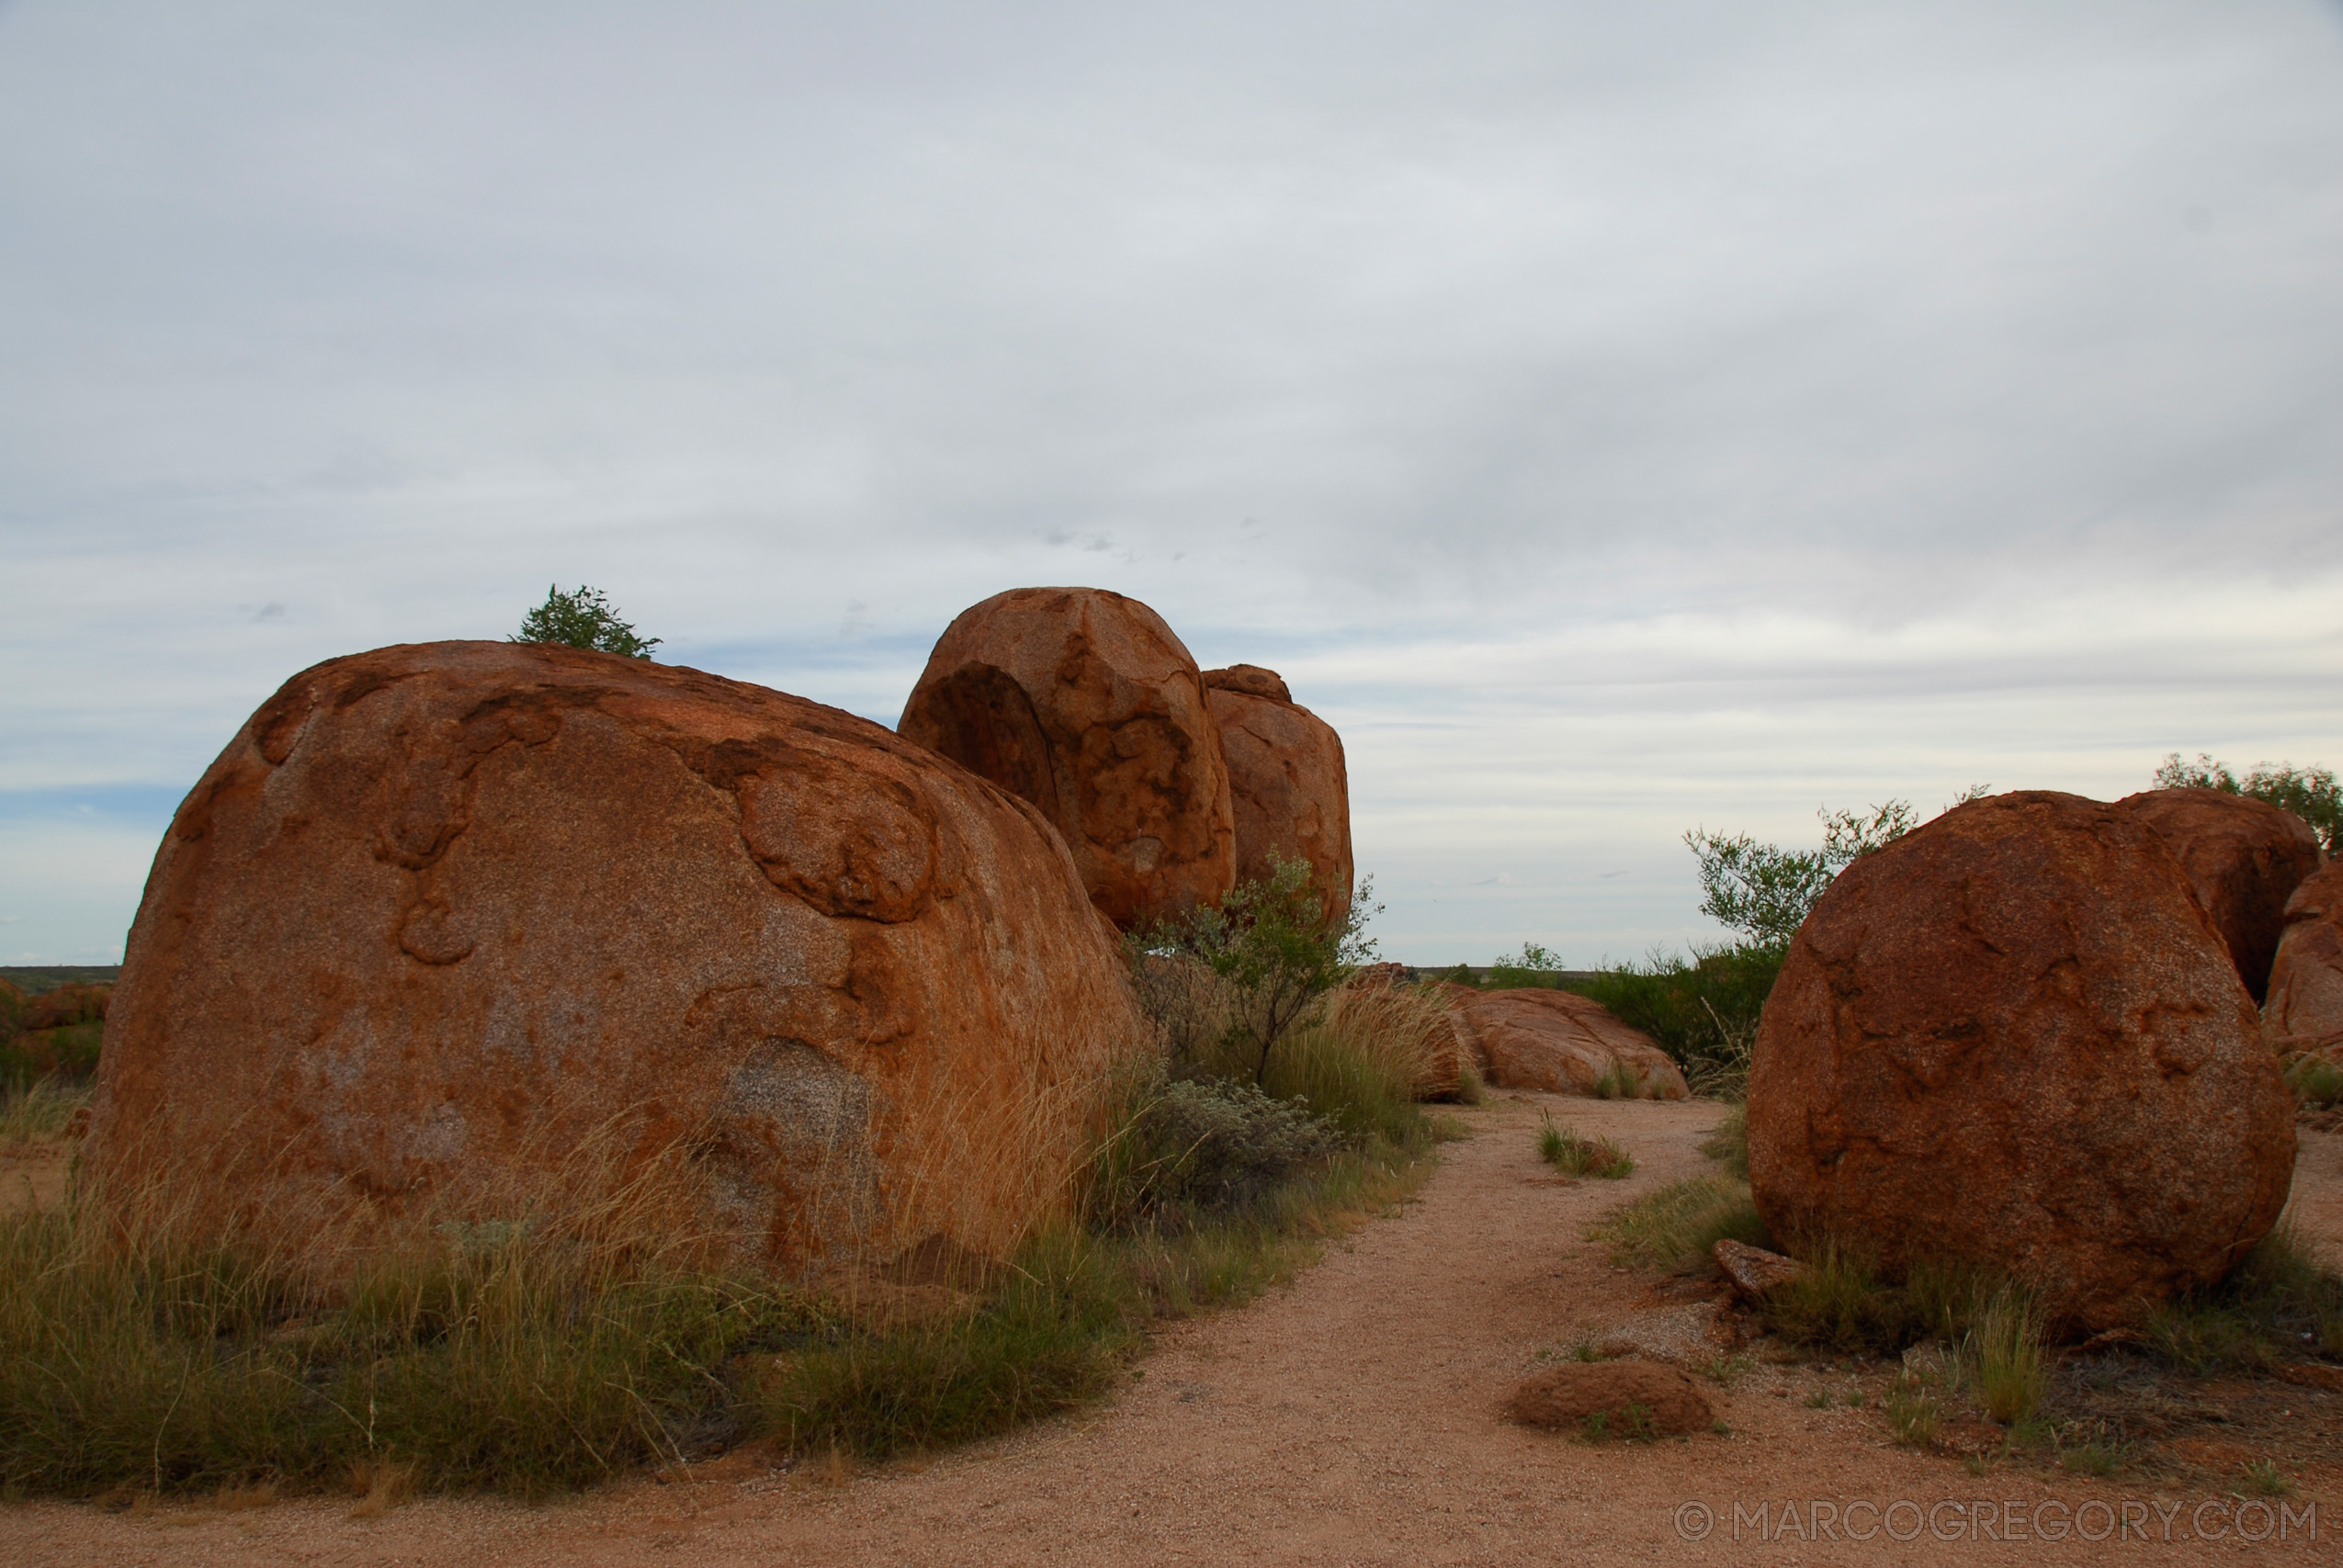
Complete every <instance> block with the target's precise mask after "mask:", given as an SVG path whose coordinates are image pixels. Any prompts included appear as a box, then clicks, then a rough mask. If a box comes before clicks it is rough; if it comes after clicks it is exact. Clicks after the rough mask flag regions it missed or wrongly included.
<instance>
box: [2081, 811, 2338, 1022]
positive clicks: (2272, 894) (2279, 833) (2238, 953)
mask: <svg viewBox="0 0 2343 1568" xmlns="http://www.w3.org/2000/svg"><path fill="white" fill-rule="evenodd" d="M2116 806H2117V808H2118V809H2120V810H2123V811H2128V812H2130V813H2131V814H2132V815H2134V817H2137V818H2139V819H2140V820H2141V821H2143V822H2145V823H2146V824H2147V825H2148V826H2149V827H2150V828H2152V829H2155V831H2156V836H2157V837H2158V838H2160V839H2162V840H2164V844H2165V847H2166V848H2167V849H2168V850H2170V851H2171V852H2172V855H2173V858H2174V859H2176V860H2178V861H2179V863H2180V868H2181V869H2182V870H2183V871H2185V872H2187V873H2188V875H2189V886H2190V890H2191V891H2193V892H2194V893H2195V894H2196V896H2197V902H2198V903H2200V904H2202V905H2203V906H2204V910H2205V913H2206V914H2208V915H2210V916H2212V917H2213V926H2214V929H2216V930H2217V931H2220V932H2221V936H2222V940H2223V941H2224V942H2227V943H2228V946H2229V956H2230V958H2231V960H2232V961H2233V962H2235V964H2236V965H2237V976H2238V978H2240V979H2242V980H2244V981H2245V983H2246V989H2247V991H2248V992H2250V993H2251V994H2252V996H2253V998H2254V1000H2255V1001H2256V1002H2259V1001H2260V1000H2261V999H2262V998H2264V997H2265V996H2267V995H2268V994H2269V965H2270V961H2271V960H2272V959H2273V958H2275V957H2276V956H2277V953H2278V936H2279V931H2280V928H2281V927H2282V926H2283V925H2284V924H2285V919H2286V914H2285V911H2286V900H2287V898H2288V897H2290V896H2291V895H2292V893H2293V891H2294V889H2295V888H2296V887H2298V886H2301V884H2302V881H2303V878H2304V877H2306V876H2308V875H2310V874H2312V873H2313V872H2315V871H2316V870H2317V869H2318V867H2319V858H2320V856H2319V847H2318V835H2317V834H2316V833H2315V832H2313V831H2312V830H2311V825H2310V824H2309V823H2307V822H2305V821H2303V819H2302V818H2299V817H2297V816H2295V815H2294V814H2293V813H2292V812H2291V811H2288V810H2285V809H2283V808H2282V807H2276V806H2272V805H2271V804H2269V802H2268V801H2266V800H2256V799H2254V798H2253V797H2252V796H2250V795H2230V794H2228V793H2227V792H2225V791H2223V790H2217V789H2152V790H2149V791H2146V792H2145V794H2141V795H2126V796H2124V797H2123V798H2122V800H2120V801H2118V802H2116Z"/></svg>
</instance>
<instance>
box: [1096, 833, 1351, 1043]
mask: <svg viewBox="0 0 2343 1568" xmlns="http://www.w3.org/2000/svg"><path fill="white" fill-rule="evenodd" d="M1269 863H1270V874H1269V875H1268V876H1267V877H1266V878H1263V879H1262V880H1259V881H1248V882H1240V883H1239V884H1238V885H1237V887H1236V889H1235V890H1234V891H1233V892H1231V893H1230V894H1229V895H1228V897H1225V898H1223V899H1222V900H1221V901H1220V907H1219V908H1217V909H1215V908H1208V907H1206V908H1197V909H1194V910H1193V911H1191V912H1190V913H1189V914H1188V915H1187V916H1186V917H1184V918H1183V919H1175V920H1167V921H1162V922H1160V923H1158V924H1157V925H1155V926H1152V927H1149V928H1148V929H1147V930H1144V931H1135V932H1133V933H1132V934H1131V935H1130V936H1129V937H1127V938H1126V949H1127V951H1128V953H1129V955H1130V958H1131V964H1132V967H1133V969H1134V970H1135V971H1138V972H1139V973H1141V974H1142V975H1145V974H1147V973H1148V972H1149V970H1150V969H1155V970H1157V971H1158V972H1161V973H1173V974H1176V973H1178V971H1179V966H1180V965H1179V961H1180V960H1182V959H1183V958H1184V959H1188V960H1192V961H1194V963H1196V964H1201V965H1203V966H1204V967H1205V968H1206V969H1208V970H1210V971H1211V973H1212V975H1213V976H1215V977H1216V978H1217V981H1218V982H1219V985H1218V986H1217V987H1213V988H1212V989H1211V992H1210V994H1211V995H1212V997H1213V998H1214V1003H1215V1005H1216V1006H1217V1007H1218V1008H1219V1009H1221V1010H1223V1011H1224V1012H1225V1015H1226V1019H1227V1022H1226V1024H1225V1026H1224V1027H1223V1028H1222V1029H1221V1031H1220V1033H1219V1036H1218V1038H1217V1040H1209V1041H1205V1040H1203V1039H1197V1040H1195V1041H1194V1043H1191V1044H1187V1045H1186V1047H1185V1048H1187V1049H1210V1050H1212V1051H1214V1052H1215V1053H1216V1054H1217V1055H1219V1056H1220V1057H1221V1058H1223V1059H1228V1058H1234V1059H1236V1060H1239V1061H1241V1062H1242V1063H1243V1064H1244V1065H1245V1066H1246V1067H1247V1069H1248V1072H1247V1076H1248V1077H1251V1079H1252V1080H1253V1082H1255V1083H1256V1084H1262V1085H1266V1084H1267V1083H1268V1081H1269V1068H1270V1059H1271V1057H1272V1056H1273V1055H1274V1054H1275V1052H1276V1050H1277V1046H1278V1043H1279V1042H1280V1041H1282V1040H1284V1039H1285V1036H1286V1035H1287V1034H1288V1033H1289V1032H1292V1031H1293V1030H1294V1029H1296V1027H1298V1026H1300V1025H1302V1024H1303V1023H1305V1022H1307V1021H1310V1020H1311V1019H1313V1018H1314V1017H1316V1016H1317V1015H1318V1014H1319V1012H1320V1011H1321V1010H1322V1008H1323V1006H1324V1001H1325V998H1326V994H1327V993H1328V992H1329V991H1330V990H1332V989H1333V988H1334V987H1336V986H1337V985H1339V984H1341V981H1343V980H1344V979H1345V978H1347V977H1348V976H1350V974H1351V972H1352V971H1353V969H1355V968H1356V967H1357V966H1358V965H1359V964H1364V963H1366V962H1368V961H1369V960H1371V959H1372V958H1373V957H1374V956H1375V942H1374V940H1373V939H1372V938H1369V937H1367V936H1366V935H1365V934H1364V932H1365V929H1366V923H1367V921H1368V920H1369V919H1373V918H1374V917H1375V915H1376V914H1377V913H1379V912H1380V907H1379V906H1377V905H1375V904H1374V903H1373V902H1371V898H1372V896H1373V893H1374V891H1375V888H1374V883H1373V880H1372V879H1369V880H1366V881H1363V882H1361V883H1360V884H1359V886H1358V890H1357V892H1356V894H1355V895H1354V896H1353V897H1352V899H1351V901H1350V903H1349V905H1348V906H1347V907H1346V908H1345V910H1344V912H1343V913H1342V915H1341V918H1340V919H1332V920H1330V919H1327V918H1326V901H1325V897H1324V895H1323V893H1322V892H1321V891H1320V890H1319V888H1317V887H1316V886H1314V885H1313V884H1312V882H1311V880H1310V865H1309V863H1308V862H1307V861H1305V860H1286V859H1285V858H1284V857H1282V856H1280V855H1279V854H1277V853H1276V852H1274V851H1273V852H1271V853H1270V857H1269ZM1195 989H1196V988H1195V987H1193V986H1190V987H1186V991H1187V993H1188V994H1193V993H1194V990H1195ZM1164 999H1165V998H1164V996H1163V995H1162V994H1160V993H1158V992H1155V991H1151V990H1150V989H1149V988H1148V986H1147V984H1146V983H1145V982H1143V983H1142V988H1141V993H1140V1000H1141V1003H1142V1005H1151V1006H1159V1007H1160V1006H1161V1005H1163V1001H1164ZM1181 999H1182V1001H1183V1005H1185V998H1184V995H1183V998H1181ZM1192 1032H1193V1030H1192V1027H1191V1026H1189V1025H1188V1024H1187V1023H1186V1022H1185V1021H1184V1020H1183V1021H1182V1023H1181V1025H1180V1026H1179V1027H1177V1028H1175V1029H1174V1030H1172V1031H1171V1034H1172V1035H1173V1036H1175V1037H1176V1039H1175V1050H1176V1049H1178V1048H1180V1046H1181V1043H1183V1042H1187V1041H1188V1039H1189V1036H1190V1035H1191V1033H1192ZM1171 1065H1172V1071H1173V1073H1174V1074H1175V1076H1186V1075H1187V1074H1188V1073H1189V1072H1190V1071H1191V1070H1192V1069H1191V1067H1190V1065H1189V1064H1188V1063H1186V1062H1184V1061H1183V1060H1182V1059H1181V1058H1180V1056H1178V1055H1174V1057H1173V1060H1172V1064H1171Z"/></svg>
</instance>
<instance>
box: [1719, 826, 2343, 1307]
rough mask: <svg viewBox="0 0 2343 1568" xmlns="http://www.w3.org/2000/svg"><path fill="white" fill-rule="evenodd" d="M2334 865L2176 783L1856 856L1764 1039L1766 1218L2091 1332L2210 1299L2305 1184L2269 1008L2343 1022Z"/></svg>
mask: <svg viewBox="0 0 2343 1568" xmlns="http://www.w3.org/2000/svg"><path fill="white" fill-rule="evenodd" d="M2319 860H2320V851H2319V848H2318V845H2317V842H2316V840H2315V838H2313V837H2312V835H2311V834H2310V831H2309V829H2307V828H2306V827H2305V826H2304V825H2303V823H2301V822H2300V820H2299V819H2297V818H2293V817H2292V816H2291V815H2290V814H2289V813H2286V812H2283V811H2280V810H2278V809H2277V808H2275V807H2269V806H2267V805H2265V804H2263V803H2262V802H2259V801H2253V800H2245V799H2241V798H2239V797H2237V796H2235V795H2222V794H2218V793H2215V792H2213V791H2210V790H2158V791H2155V792H2152V793H2150V794H2147V795H2134V796H2132V797H2131V798H2129V799H2127V800H2123V801H2120V802H2116V803H2113V804H2107V803H2102V802H2099V801H2092V800H2086V799H2083V798H2081V797H2079V796H2077V795H2061V794H2056V793H2053V792H2049V791H2021V792H2017V793H2013V794H2008V795H1994V796H1989V797H1987V798H1985V799H1983V800H1979V801H1976V802H1974V803H1971V804H1967V805H1964V806H1961V807H1956V808H1954V809H1953V810H1951V811H1949V812H1947V813H1945V814H1944V815H1943V816H1942V817H1941V818H1937V819H1936V820H1935V821H1933V822H1930V823H1929V824H1927V825H1925V826H1924V827H1921V828H1919V829H1917V830H1915V831H1913V832H1912V833H1909V834H1907V835H1906V836H1905V837H1904V838H1902V839H1899V840H1896V841H1895V842H1893V843H1891V844H1889V845H1887V846H1886V847H1885V848H1884V849H1881V850H1878V851H1875V852H1873V853H1870V854H1867V855H1865V856H1863V857H1862V859H1860V860H1858V861H1856V862H1855V863H1853V864H1852V865H1851V866H1850V867H1848V868H1847V870H1846V871H1845V872H1844V873H1842V874H1840V875H1839V878H1838V879H1837V881H1835V882H1834V883H1833V884H1832V885H1831V886H1830V888H1829V890H1828V892H1826V893H1825V894H1824V896H1823V897H1822V898H1821V899H1820V900H1819V901H1818V902H1817V905H1816V906H1815V908H1814V910H1813V912H1812V914H1811V915H1810V916H1809V917H1808V918H1807V919H1806V921H1805V924H1804V925H1803V926H1802V927H1801V928H1800V930H1799V931H1798V933H1797V935H1796V937H1795V939H1794V941H1793V942H1792V943H1791V946H1790V951H1789V954H1788V957H1787V960H1786V962H1785V963H1784V964H1783V970H1782V975H1781V978H1780V980H1779V981H1778V982H1777V983H1776V985H1775V987H1774V989H1773V992H1772V995H1771V998H1769V1000H1768V1001H1767V1004H1766V1008H1765V1012H1764V1017H1763V1021H1762V1023H1761V1025H1760V1030H1759V1033H1758V1039H1757V1043H1756V1049H1755V1053H1754V1055H1753V1058H1752V1061H1751V1065H1750V1072H1749V1176H1750V1182H1751V1186H1752V1189H1753V1190H1754V1192H1755V1196H1756V1198H1757V1202H1758V1206H1759V1210H1760V1213H1761V1214H1762V1215H1763V1217H1764V1219H1765V1221H1766V1224H1767V1225H1768V1227H1769V1228H1770V1229H1771V1231H1772V1233H1773V1234H1774V1235H1775V1236H1776V1237H1777V1238H1779V1239H1781V1240H1783V1241H1784V1242H1785V1243H1787V1244H1789V1245H1790V1246H1791V1247H1792V1249H1793V1250H1794V1251H1803V1252H1805V1253H1806V1254H1807V1255H1808V1256H1812V1255H1813V1253H1814V1252H1815V1251H1816V1250H1817V1249H1819V1248H1821V1247H1825V1246H1836V1247H1842V1248H1852V1249H1853V1250H1855V1251H1858V1252H1860V1253H1862V1254H1864V1255H1866V1256H1867V1257H1868V1258H1870V1260H1871V1261H1872V1262H1873V1263H1875V1264H1876V1265H1878V1266H1880V1267H1882V1268H1883V1269H1887V1270H1889V1271H1891V1272H1902V1271H1904V1270H1906V1269H1908V1268H1909V1267H1910V1266H1912V1265H1913V1264H1915V1263H1918V1262H1919V1261H1921V1260H1923V1259H1926V1260H1930V1261H1932V1262H1935V1263H1938V1264H1951V1265H1956V1266H1968V1267H1974V1268H1976V1269H1981V1270H1985V1271H1987V1272H1990V1273H1994V1274H1998V1275H2002V1276H2006V1277H2014V1278H2017V1279H2020V1280H2023V1281H2025V1282H2027V1283H2029V1284H2030V1285H2032V1286H2033V1287H2035V1288H2036V1289H2038V1290H2039V1291H2040V1292H2043V1297H2044V1299H2045V1301H2046V1302H2047V1303H2049V1305H2050V1308H2051V1310H2052V1312H2053V1314H2054V1315H2055V1316H2056V1317H2057V1318H2058V1319H2060V1320H2061V1321H2062V1322H2065V1323H2066V1324H2068V1325H2079V1326H2083V1327H2088V1328H2092V1329H2107V1328H2113V1327H2118V1326H2123V1325H2132V1324H2135V1323H2136V1322H2137V1321H2138V1319H2139V1317H2140V1315H2141V1314H2142V1313H2143V1312H2144V1311H2145V1308H2146V1307H2148V1306H2149V1305H2150V1304H2152V1303H2155V1302H2157V1301H2159V1300H2162V1299H2164V1298H2166V1297H2168V1296H2170V1295H2172V1294H2173V1293H2175V1292H2180V1291H2183V1290H2187V1289H2189V1288H2191V1287H2195V1286H2202V1285H2206V1284H2210V1283H2212V1282H2213V1281H2214V1280H2218V1279H2220V1278H2221V1277H2222V1276H2223V1275H2224V1273H2226V1272H2227V1271H2228V1270H2229V1269H2230V1268H2231V1267H2232V1266H2233V1265H2235V1263H2236V1262H2237V1261H2238V1259H2239V1258H2242V1257H2243V1256H2244V1255H2245V1254H2246V1253H2247V1251H2249V1250H2251V1248H2252V1247H2254V1246H2255V1244H2256V1243H2257V1242H2258V1241H2259V1240H2260V1239H2261V1237H2262V1236H2263V1235H2265V1234H2266V1233H2267V1232H2268V1231H2269V1228H2270V1226H2271V1225H2272V1224H2273V1223H2274V1222H2275V1221H2276V1220H2277V1218H2278V1216H2279V1213H2280V1212H2281V1210H2282V1209H2283V1208H2284V1206H2285V1202H2286V1197H2287V1192H2288V1190H2289V1188H2290V1185H2291V1182H2292V1171H2293V1161H2294V1152H2295V1139H2294V1113H2293V1101H2292V1095H2291V1093H2290V1092H2289V1090H2288V1089H2287V1087H2286V1084H2285V1082H2284V1080H2283V1078H2282V1077H2281V1070H2280V1058H2279V1055H2278V1054H2277V1053H2276V1052H2274V1051H2273V1050H2272V1049H2271V1041H2270V1040H2269V1037H2268V1036H2267V1035H2266V1033H2265V1030H2264V1020H2263V1015H2262V1014H2261V1012H2260V1011H2259V1010H2258V1009H2257V1006H2256V1002H2257V1000H2258V998H2260V997H2261V996H2263V995H2264V994H2265V992H2267V994H2268V995H2269V998H2270V1003H2271V1011H2270V1014H2269V1018H2270V1021H2271V1024H2272V1027H2273V1030H2283V1031H2291V1032H2296V1033H2298V1034H2301V1035H2305V1036H2310V1037H2316V1035H2317V1032H2318V1031H2319V1030H2320V1029H2322V1028H2324V1027H2327V1026H2329V1024H2330V1023H2332V1024H2333V1026H2334V1027H2337V1028H2338V1029H2343V1020H2336V1018H2335V1015H2334V1013H2333V1012H2332V1011H2331V1010H2328V1009H2331V1008H2332V1006H2333V1001H2332V1000H2331V999H2329V998H2336V997H2337V992H2338V991H2343V985H2337V977H2338V975H2343V971H2338V969H2337V965H2336V963H2335V959H2334V956H2333V955H2334V954H2335V953H2336V952H2337V942H2336V928H2335V926H2334V923H2333V910H2334V908H2335V906H2336V903H2337V900H2336V899H2335V897H2334V895H2333V893H2332V891H2331V889H2332V888H2333V887H2334V886H2335V884H2334V882H2333V880H2332V877H2333V868H2329V869H2328V870H2327V871H2324V872H2321V871H2319V870H2318V865H2319ZM2322 887H2324V888H2326V889H2329V890H2330V891H2322V890H2321V889H2322ZM2322 943H2323V944H2324V945H2322ZM2323 987H2324V988H2323ZM2295 1010H2299V1018H2298V1017H2297V1013H2296V1011H2295Z"/></svg>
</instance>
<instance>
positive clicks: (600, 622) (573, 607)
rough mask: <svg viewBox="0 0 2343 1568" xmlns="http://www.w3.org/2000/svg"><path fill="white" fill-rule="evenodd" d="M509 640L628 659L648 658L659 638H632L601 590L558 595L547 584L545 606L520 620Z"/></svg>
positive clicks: (555, 586) (580, 588)
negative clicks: (595, 652) (547, 643)
mask: <svg viewBox="0 0 2343 1568" xmlns="http://www.w3.org/2000/svg"><path fill="white" fill-rule="evenodd" d="M509 640H511V641H513V642H549V643H558V644H560V646H562V647H564V648H587V649H598V650H599V651H601V652H604V653H620V654H624V655H626V656H627V657H628V658H629V659H649V658H650V657H651V649H654V648H657V647H658V646H659V644H660V642H661V641H662V639H661V638H659V637H638V636H636V635H635V628H634V627H633V626H630V625H629V624H628V623H627V622H625V621H622V620H620V619H619V618H618V613H617V611H616V610H614V609H612V608H611V607H610V601H609V600H608V599H607V598H606V597H605V596H604V594H603V592H602V590H600V589H599V588H588V587H586V586H585V585H584V584H583V583H580V584H579V585H578V587H577V589H576V591H575V592H569V593H564V592H561V590H560V585H558V584H549V585H548V586H547V588H546V590H545V603H544V604H539V605H538V607H537V608H536V609H534V610H531V611H530V612H529V613H528V614H527V615H524V616H522V617H521V629H520V630H519V632H517V633H515V635H514V636H513V637H511V638H510V639H509Z"/></svg>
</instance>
